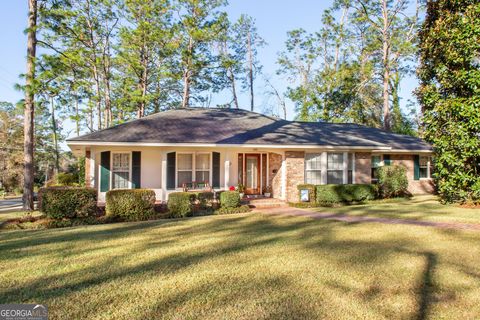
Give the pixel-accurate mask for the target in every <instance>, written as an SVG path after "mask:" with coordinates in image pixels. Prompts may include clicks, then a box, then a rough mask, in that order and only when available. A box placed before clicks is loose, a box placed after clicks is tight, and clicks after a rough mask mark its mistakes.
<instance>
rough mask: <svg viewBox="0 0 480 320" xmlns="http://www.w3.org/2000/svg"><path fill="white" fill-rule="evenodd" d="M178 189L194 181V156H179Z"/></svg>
mask: <svg viewBox="0 0 480 320" xmlns="http://www.w3.org/2000/svg"><path fill="white" fill-rule="evenodd" d="M177 168H178V169H177V187H179V188H182V187H183V185H184V184H189V183H191V182H192V181H193V154H191V153H179V154H178V156H177Z"/></svg>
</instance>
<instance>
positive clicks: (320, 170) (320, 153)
mask: <svg viewBox="0 0 480 320" xmlns="http://www.w3.org/2000/svg"><path fill="white" fill-rule="evenodd" d="M307 155H316V156H317V157H319V158H320V160H319V161H320V169H307ZM322 159H323V157H322V152H308V153H305V161H304V162H305V164H304V166H305V174H304V183H305V184H313V183H311V182H308V181H307V172H320V184H323V178H322V175H323V173H322V171H323V170H322V167H323V166H322Z"/></svg>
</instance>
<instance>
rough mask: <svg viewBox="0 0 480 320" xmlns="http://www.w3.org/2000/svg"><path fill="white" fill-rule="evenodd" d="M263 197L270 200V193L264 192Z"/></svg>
mask: <svg viewBox="0 0 480 320" xmlns="http://www.w3.org/2000/svg"><path fill="white" fill-rule="evenodd" d="M263 195H264V196H265V197H267V198H270V196H271V194H270V192H265V193H264V194H263Z"/></svg>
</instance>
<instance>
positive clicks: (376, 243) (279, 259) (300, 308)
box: [0, 213, 480, 319]
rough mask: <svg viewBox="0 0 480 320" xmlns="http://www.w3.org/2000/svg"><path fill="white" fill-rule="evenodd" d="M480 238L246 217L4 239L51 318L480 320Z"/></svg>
mask: <svg viewBox="0 0 480 320" xmlns="http://www.w3.org/2000/svg"><path fill="white" fill-rule="evenodd" d="M479 243H480V232H472V231H456V230H444V229H437V228H429V227H417V226H404V225H383V224H376V223H365V224H362V223H357V224H346V223H343V222H335V221H326V220H313V219H309V218H302V217H281V216H263V215H261V214H252V213H249V214H238V215H225V216H207V217H200V218H193V219H184V220H169V221H165V220H163V221H148V222H131V223H119V224H110V225H96V226H82V227H75V228H65V229H52V230H40V231H32V230H28V231H23V230H22V231H3V232H0V283H1V286H0V302H1V303H27V302H30V303H44V304H46V305H47V306H48V307H49V312H50V319H154V318H165V319H267V318H268V319H314V318H325V319H412V318H414V319H427V318H431V319H475V318H478V317H479V315H480V295H479V294H478V293H479V292H480V246H479Z"/></svg>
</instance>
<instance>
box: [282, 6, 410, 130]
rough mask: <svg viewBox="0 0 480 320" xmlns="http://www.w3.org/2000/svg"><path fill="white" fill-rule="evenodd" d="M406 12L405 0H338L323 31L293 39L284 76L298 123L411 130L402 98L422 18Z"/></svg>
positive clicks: (298, 32)
mask: <svg viewBox="0 0 480 320" xmlns="http://www.w3.org/2000/svg"><path fill="white" fill-rule="evenodd" d="M408 7H409V1H407V0H395V1H389V0H382V1H380V2H378V1H373V0H361V1H360V0H359V1H340V0H338V1H335V2H334V5H333V6H332V8H330V9H327V10H325V12H324V13H323V15H322V27H321V28H320V29H319V31H318V32H316V33H307V32H306V31H304V30H293V31H291V32H289V33H288V39H287V41H286V44H285V46H286V49H285V50H284V51H283V52H282V53H280V55H279V59H278V64H279V66H280V68H279V70H278V73H279V74H285V75H287V77H288V79H289V80H291V82H292V84H293V86H291V87H289V88H288V93H287V95H288V97H289V99H290V100H292V101H293V102H294V103H295V106H296V109H297V118H298V119H300V120H305V121H319V120H320V121H331V122H355V123H360V124H365V125H369V126H375V127H381V126H382V127H384V128H385V129H387V130H390V129H391V128H392V127H393V129H395V130H396V132H400V131H401V132H407V131H408V128H405V126H407V127H408V126H409V125H410V122H408V121H406V119H405V115H404V114H403V113H402V112H401V110H400V104H399V101H400V96H399V94H398V93H399V90H398V89H399V83H400V80H401V78H402V76H404V75H405V74H407V73H408V72H410V69H409V66H410V64H409V62H410V60H411V58H412V57H413V55H414V52H415V43H413V38H414V37H415V30H416V26H417V21H418V11H417V12H416V13H414V14H413V15H412V16H409V15H408V14H407V8H408ZM417 8H418V7H417ZM392 101H393V103H392ZM392 113H394V114H395V116H394V117H393V119H392V116H391V114H392ZM409 132H411V131H409Z"/></svg>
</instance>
